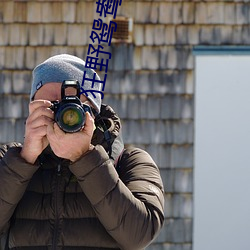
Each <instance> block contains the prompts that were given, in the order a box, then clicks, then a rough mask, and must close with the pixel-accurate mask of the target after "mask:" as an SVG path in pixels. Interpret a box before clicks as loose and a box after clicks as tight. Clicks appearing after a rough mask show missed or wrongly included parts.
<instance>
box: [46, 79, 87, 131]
mask: <svg viewBox="0 0 250 250" xmlns="http://www.w3.org/2000/svg"><path fill="white" fill-rule="evenodd" d="M67 88H74V89H76V95H66V93H65V92H66V89H67ZM61 97H62V98H61V101H60V102H59V101H52V106H51V107H50V108H51V110H53V111H54V112H55V118H54V119H55V121H56V123H57V124H58V126H59V127H60V128H61V129H62V130H63V131H64V132H67V133H74V132H78V131H80V130H81V129H82V128H83V127H84V124H85V120H86V114H85V113H86V112H89V113H90V114H92V112H91V108H90V106H88V105H86V104H83V103H81V100H80V84H79V82H78V81H75V80H66V81H64V82H63V83H62V88H61Z"/></svg>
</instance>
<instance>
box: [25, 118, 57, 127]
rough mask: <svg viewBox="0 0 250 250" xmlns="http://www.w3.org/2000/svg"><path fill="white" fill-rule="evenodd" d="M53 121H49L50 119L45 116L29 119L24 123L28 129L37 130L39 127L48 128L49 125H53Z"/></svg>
mask: <svg viewBox="0 0 250 250" xmlns="http://www.w3.org/2000/svg"><path fill="white" fill-rule="evenodd" d="M53 121H54V120H53V119H51V118H50V117H47V116H44V115H42V116H40V117H38V118H36V119H29V120H27V122H26V126H27V127H29V128H37V127H41V126H45V125H46V126H48V125H49V124H51V123H53Z"/></svg>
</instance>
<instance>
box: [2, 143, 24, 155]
mask: <svg viewBox="0 0 250 250" xmlns="http://www.w3.org/2000/svg"><path fill="white" fill-rule="evenodd" d="M13 147H14V148H18V147H22V144H21V143H19V142H10V143H8V144H3V145H0V159H1V158H3V157H4V155H5V154H6V152H7V151H8V150H9V149H10V148H13Z"/></svg>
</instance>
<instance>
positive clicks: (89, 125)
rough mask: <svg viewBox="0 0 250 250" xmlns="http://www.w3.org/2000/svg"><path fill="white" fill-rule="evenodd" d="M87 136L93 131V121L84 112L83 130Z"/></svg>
mask: <svg viewBox="0 0 250 250" xmlns="http://www.w3.org/2000/svg"><path fill="white" fill-rule="evenodd" d="M83 130H84V131H85V132H86V133H87V134H89V135H91V134H92V133H93V130H94V119H93V117H92V116H91V115H90V113H89V112H86V121H85V126H84V129H83Z"/></svg>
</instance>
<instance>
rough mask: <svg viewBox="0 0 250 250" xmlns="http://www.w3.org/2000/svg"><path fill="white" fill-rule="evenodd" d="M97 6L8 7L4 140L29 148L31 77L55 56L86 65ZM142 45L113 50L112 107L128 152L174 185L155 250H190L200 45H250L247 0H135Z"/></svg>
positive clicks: (2, 60)
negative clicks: (146, 156)
mask: <svg viewBox="0 0 250 250" xmlns="http://www.w3.org/2000/svg"><path fill="white" fill-rule="evenodd" d="M95 2H96V1H92V0H89V1H81V0H79V1H78V0H72V1H58V0H57V1H56V0H55V1H53V0H47V1H46V0H44V1H36V0H30V1H29V0H27V1H25V0H16V1H3V0H1V1H0V70H1V74H0V142H1V143H5V142H9V141H13V140H17V141H23V133H24V121H25V118H26V117H27V115H28V103H29V95H28V94H29V91H30V83H31V70H32V69H33V68H34V67H35V66H36V65H37V64H38V63H40V62H42V61H43V60H45V59H47V58H48V57H49V56H52V55H55V54H58V53H70V54H74V55H76V56H79V57H81V58H82V59H85V58H86V51H87V48H88V44H89V43H90V39H89V35H90V33H91V29H92V23H93V20H94V18H96V17H97V15H96V14H95V9H96V5H95ZM118 15H123V16H126V17H132V18H133V20H134V26H133V43H132V44H119V43H117V44H113V45H112V47H111V52H112V61H111V65H110V67H109V72H108V78H107V79H108V80H107V83H106V89H105V97H104V102H105V103H109V104H111V105H112V106H113V107H114V109H115V110H116V111H117V112H118V114H120V117H121V118H122V120H123V136H124V141H125V143H126V144H133V145H137V146H139V147H141V148H144V149H146V150H147V151H148V152H149V153H150V154H151V155H152V157H153V158H154V159H155V161H156V162H157V163H158V165H159V167H160V169H161V174H162V178H163V181H164V186H165V190H166V193H165V198H166V204H165V216H166V223H165V225H164V228H163V230H162V232H161V233H160V235H159V237H158V238H157V239H156V241H155V242H154V244H152V245H151V246H150V247H149V248H148V249H155V250H158V249H164V250H191V249H192V220H193V218H192V217H193V216H192V214H193V193H192V192H193V130H194V127H193V119H194V112H193V110H194V106H193V105H194V103H193V94H194V57H193V55H192V48H193V46H196V45H249V44H250V26H249V23H250V5H249V3H248V1H243V0H235V1H233V0H230V1H226V0H225V1H212V0H211V1H198V0H197V1H178V0H175V1H174V0H173V1H163V0H155V1H149V0H147V1H146V0H145V1H142V0H141V1H129V0H127V1H126V0H123V3H122V6H121V7H119V9H118Z"/></svg>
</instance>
